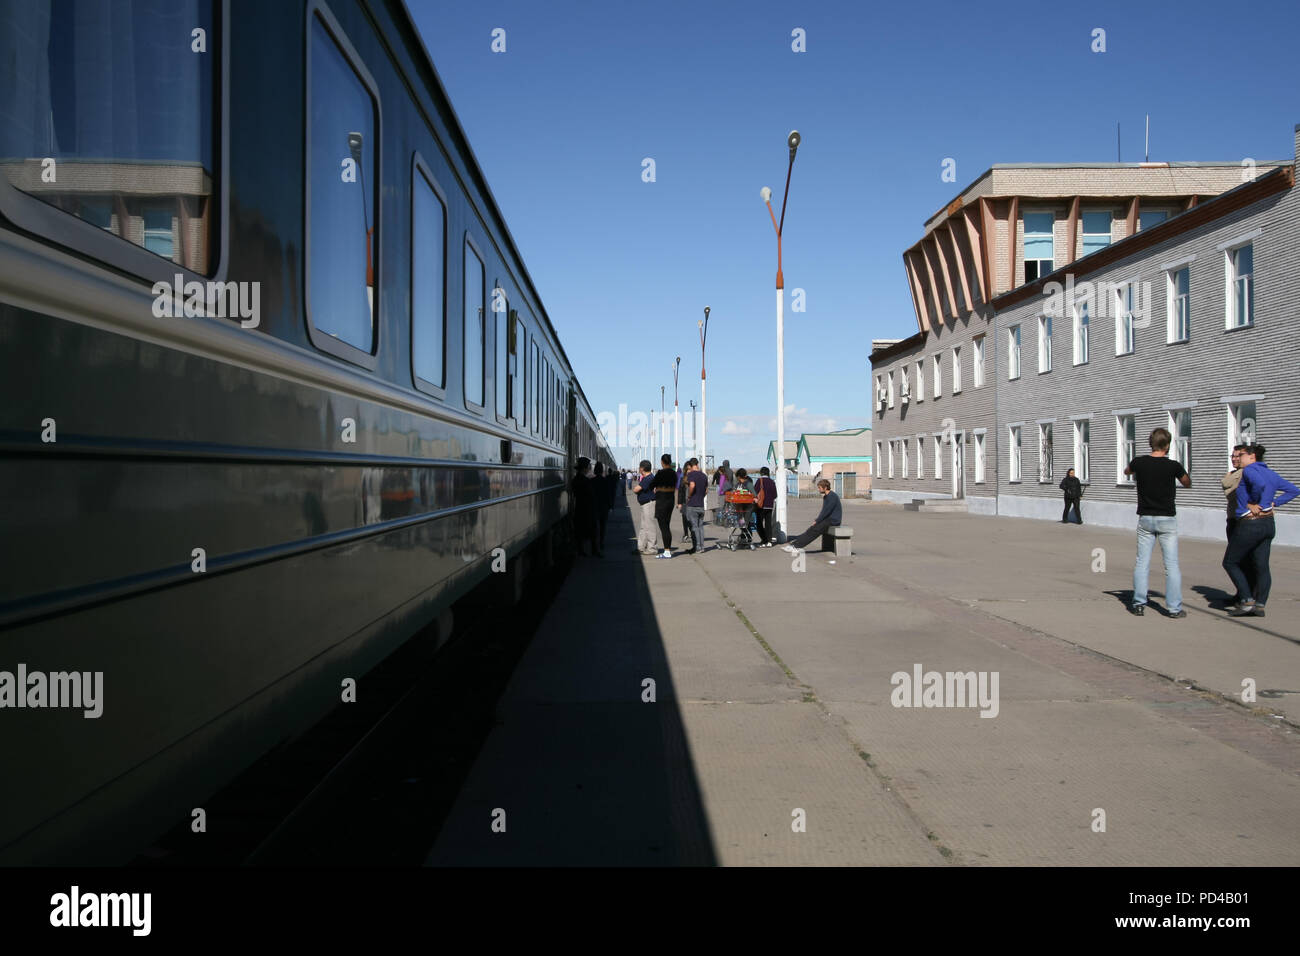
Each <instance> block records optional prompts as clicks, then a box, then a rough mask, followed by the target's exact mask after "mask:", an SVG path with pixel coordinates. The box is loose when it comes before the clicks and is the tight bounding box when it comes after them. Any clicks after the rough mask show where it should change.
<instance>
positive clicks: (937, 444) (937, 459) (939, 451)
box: [933, 435, 943, 481]
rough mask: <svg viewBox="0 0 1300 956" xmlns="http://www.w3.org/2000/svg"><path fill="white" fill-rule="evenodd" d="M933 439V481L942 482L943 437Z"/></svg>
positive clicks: (937, 436) (938, 436)
mask: <svg viewBox="0 0 1300 956" xmlns="http://www.w3.org/2000/svg"><path fill="white" fill-rule="evenodd" d="M933 437H934V480H935V481H942V480H943V436H942V435H935V436H933Z"/></svg>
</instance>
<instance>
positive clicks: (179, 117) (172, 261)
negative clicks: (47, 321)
mask: <svg viewBox="0 0 1300 956" xmlns="http://www.w3.org/2000/svg"><path fill="white" fill-rule="evenodd" d="M219 22H220V21H219V18H218V17H217V16H216V4H215V2H214V0H177V2H176V3H174V4H162V5H158V4H134V5H132V4H99V3H70V2H57V0H27V2H23V3H16V2H6V3H3V4H0V63H2V64H4V66H3V68H2V70H3V74H4V80H3V82H2V83H0V210H3V212H4V214H5V215H6V216H7V217H8V218H9V219H11V220H12V221H13V222H14V223H15V224H17V225H19V226H21V227H22V228H24V229H27V230H29V231H31V232H35V233H39V234H42V235H46V236H49V237H50V238H53V239H55V240H56V241H58V242H61V243H63V244H65V245H68V246H72V247H73V248H76V249H79V250H81V251H83V252H85V253H87V254H89V255H92V256H94V257H95V258H98V259H101V260H103V261H105V262H108V263H109V264H111V265H114V266H117V267H120V268H122V269H123V271H126V272H131V273H135V274H139V275H144V276H147V277H150V278H159V279H163V278H165V279H166V280H167V281H171V278H172V276H173V275H174V274H175V272H176V267H178V266H179V267H181V268H184V269H188V270H190V271H192V272H194V273H197V274H199V275H213V274H214V273H215V271H216V259H217V255H216V249H217V232H218V221H219V219H220V213H219V210H218V205H217V170H216V161H217V152H218V137H217V132H216V131H217V130H218V128H219V127H220V119H221V118H220V116H219V115H218V113H217V111H216V109H215V107H216V105H217V104H218V102H219V97H218V96H217V94H216V93H215V92H214V87H215V84H216V83H217V82H218V81H219V71H218V67H217V65H216V64H218V63H219V62H220V50H219V49H218V48H219V45H220V40H221V36H220V34H221V31H220V29H219V28H218V23H219ZM178 24H179V25H183V29H178ZM192 34H193V35H192ZM200 37H201V40H202V42H201V43H200ZM196 45H199V46H201V47H202V50H195V49H194V47H195V46H196ZM128 77H129V78H130V79H129V80H125V81H124V78H128ZM33 200H39V202H35V201H33ZM78 220H80V222H78ZM132 246H134V247H135V248H132ZM141 250H147V251H148V252H151V253H153V254H154V256H156V257H157V258H156V259H155V258H152V257H150V256H145V255H143V254H142V252H141Z"/></svg>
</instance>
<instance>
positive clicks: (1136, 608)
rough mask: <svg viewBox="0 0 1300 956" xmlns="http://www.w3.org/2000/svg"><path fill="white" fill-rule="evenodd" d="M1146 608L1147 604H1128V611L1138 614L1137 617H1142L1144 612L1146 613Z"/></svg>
mask: <svg viewBox="0 0 1300 956" xmlns="http://www.w3.org/2000/svg"><path fill="white" fill-rule="evenodd" d="M1146 608H1147V606H1146V605H1145V604H1130V605H1129V606H1128V612H1129V613H1130V614H1133V615H1136V616H1137V617H1141V616H1142V615H1143V614H1145V613H1146Z"/></svg>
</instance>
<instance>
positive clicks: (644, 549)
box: [632, 458, 659, 556]
mask: <svg viewBox="0 0 1300 956" xmlns="http://www.w3.org/2000/svg"><path fill="white" fill-rule="evenodd" d="M653 479H654V473H653V472H651V470H650V459H648V458H647V459H645V460H643V461H642V462H641V477H640V478H639V479H637V480H635V481H633V482H632V492H633V494H635V495H636V504H637V512H638V514H639V515H640V518H641V523H640V526H639V528H638V529H637V537H636V546H637V551H638V552H639V553H640V554H644V555H647V556H652V555H656V554H658V553H659V548H658V547H656V543H657V542H658V540H659V525H658V523H657V522H656V521H655V489H654V480H653Z"/></svg>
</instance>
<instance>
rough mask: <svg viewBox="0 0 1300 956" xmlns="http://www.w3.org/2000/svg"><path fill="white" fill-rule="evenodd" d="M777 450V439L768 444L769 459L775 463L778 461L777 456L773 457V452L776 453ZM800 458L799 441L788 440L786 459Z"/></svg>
mask: <svg viewBox="0 0 1300 956" xmlns="http://www.w3.org/2000/svg"><path fill="white" fill-rule="evenodd" d="M775 450H776V439H773V440H772V441H770V442H768V443H767V457H768V458H770V459H772V460H774V461H775V460H776V456H775V455H773V454H772V452H774V451H775ZM798 456H799V440H798V439H797V438H787V439H786V440H785V456H784V457H786V458H797V457H798Z"/></svg>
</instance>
